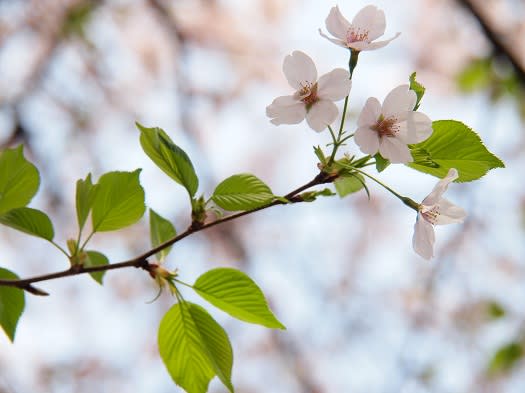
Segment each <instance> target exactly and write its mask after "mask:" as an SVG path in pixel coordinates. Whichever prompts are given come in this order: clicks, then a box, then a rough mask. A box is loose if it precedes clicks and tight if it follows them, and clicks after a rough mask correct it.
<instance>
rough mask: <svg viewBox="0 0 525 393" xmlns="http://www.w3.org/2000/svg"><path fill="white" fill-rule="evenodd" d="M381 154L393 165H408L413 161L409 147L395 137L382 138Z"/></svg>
mask: <svg viewBox="0 0 525 393" xmlns="http://www.w3.org/2000/svg"><path fill="white" fill-rule="evenodd" d="M379 153H381V155H382V156H383V157H384V158H387V159H389V160H390V162H391V163H393V164H406V163H407V162H412V161H413V159H412V154H410V150H409V149H408V147H407V145H406V144H404V143H403V142H402V141H400V140H399V139H398V138H395V137H384V138H381V141H380V143H379Z"/></svg>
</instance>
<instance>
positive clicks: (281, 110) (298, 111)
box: [266, 96, 306, 125]
mask: <svg viewBox="0 0 525 393" xmlns="http://www.w3.org/2000/svg"><path fill="white" fill-rule="evenodd" d="M266 116H268V117H270V118H271V120H270V121H271V122H272V123H273V124H275V125H279V124H297V123H300V122H301V121H303V120H304V117H305V116H306V108H305V106H304V104H303V103H302V102H297V100H295V99H294V97H293V96H282V97H277V98H276V99H275V100H273V102H272V103H271V104H270V105H268V106H267V107H266Z"/></svg>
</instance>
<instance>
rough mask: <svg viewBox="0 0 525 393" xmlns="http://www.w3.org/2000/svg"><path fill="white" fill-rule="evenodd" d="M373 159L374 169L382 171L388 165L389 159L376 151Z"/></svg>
mask: <svg viewBox="0 0 525 393" xmlns="http://www.w3.org/2000/svg"><path fill="white" fill-rule="evenodd" d="M374 159H375V160H376V170H377V171H378V172H379V173H381V172H383V171H384V170H385V169H386V168H387V167H388V166H389V165H390V161H389V160H387V159H386V158H384V157H383V156H382V155H381V154H379V153H377V154H376V155H375V156H374Z"/></svg>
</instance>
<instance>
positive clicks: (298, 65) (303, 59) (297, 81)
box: [283, 50, 317, 90]
mask: <svg viewBox="0 0 525 393" xmlns="http://www.w3.org/2000/svg"><path fill="white" fill-rule="evenodd" d="M283 72H284V76H285V77H286V79H287V80H288V83H289V84H290V86H292V87H293V88H294V89H296V90H300V89H301V88H302V87H303V86H304V85H305V83H310V84H313V83H315V82H316V81H317V69H316V68H315V64H314V62H313V60H312V59H311V58H310V56H308V55H307V54H306V53H304V52H301V51H298V50H296V51H294V52H292V54H291V55H288V56H286V57H285V58H284V62H283Z"/></svg>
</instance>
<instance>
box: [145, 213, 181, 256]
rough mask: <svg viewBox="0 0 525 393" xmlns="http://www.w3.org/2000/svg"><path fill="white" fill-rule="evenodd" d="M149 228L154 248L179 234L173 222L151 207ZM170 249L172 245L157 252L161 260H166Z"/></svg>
mask: <svg viewBox="0 0 525 393" xmlns="http://www.w3.org/2000/svg"><path fill="white" fill-rule="evenodd" d="M149 228H150V238H151V246H152V247H153V248H155V247H157V246H158V245H160V244H162V243H164V242H165V241H167V240H169V239H171V238H173V237H175V236H177V231H176V230H175V227H174V226H173V224H172V223H171V222H169V221H168V220H166V219H165V218H163V217H162V216H160V215H159V214H157V213H156V212H155V211H154V210H153V209H149ZM170 251H171V246H170V247H166V248H165V249H163V250H161V251H159V252H158V253H157V254H156V255H157V259H158V260H159V262H162V261H164V259H165V258H166V257H167V256H168V254H169V253H170Z"/></svg>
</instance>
